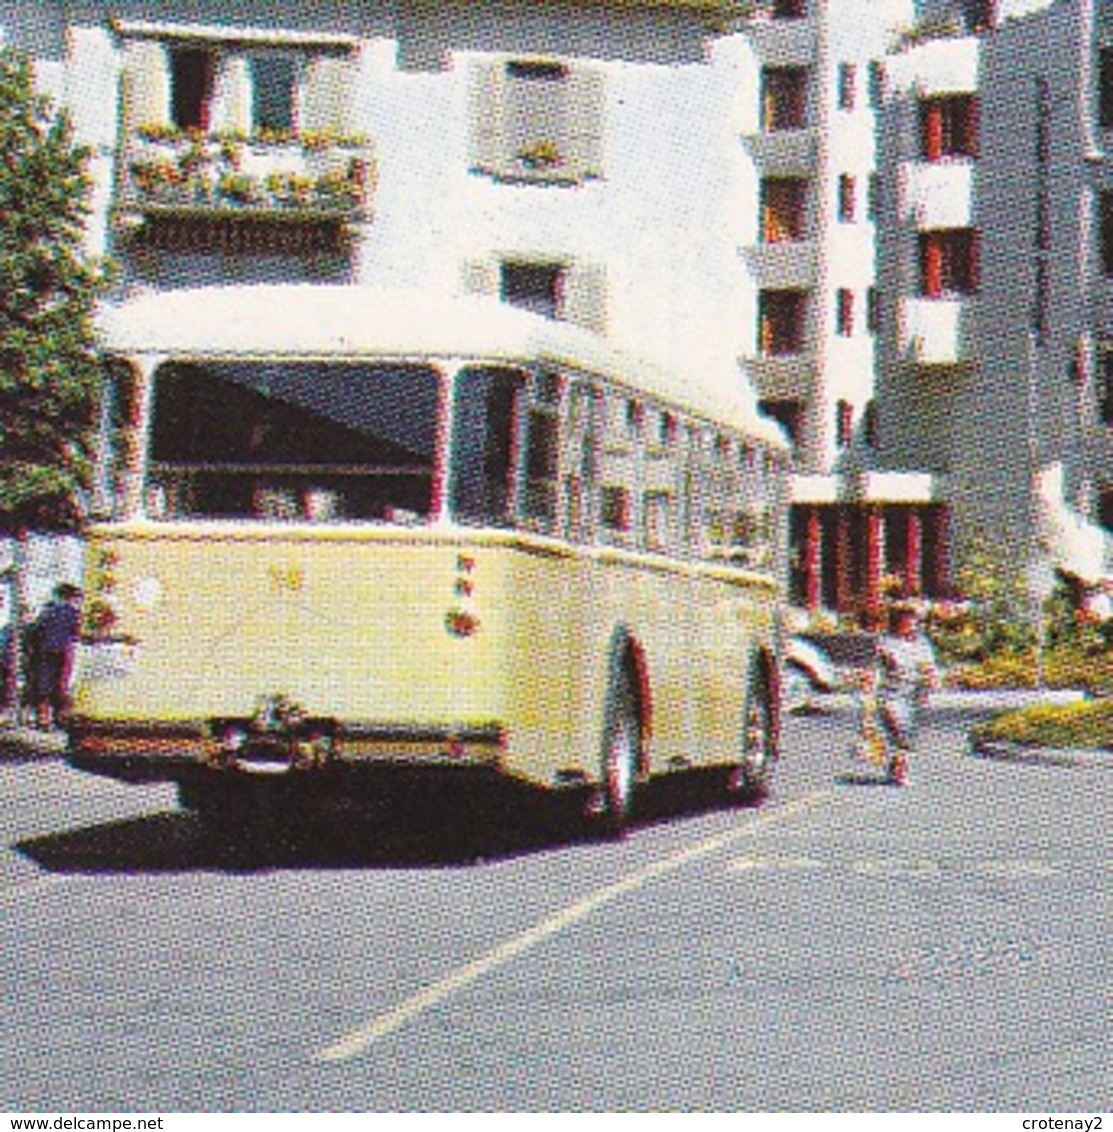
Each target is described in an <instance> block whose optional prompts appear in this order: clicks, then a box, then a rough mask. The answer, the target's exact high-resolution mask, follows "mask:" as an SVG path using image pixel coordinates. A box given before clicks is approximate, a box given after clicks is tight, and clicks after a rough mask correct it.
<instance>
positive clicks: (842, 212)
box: [839, 173, 858, 224]
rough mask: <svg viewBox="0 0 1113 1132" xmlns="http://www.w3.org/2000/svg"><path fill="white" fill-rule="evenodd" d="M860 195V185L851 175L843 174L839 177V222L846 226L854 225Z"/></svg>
mask: <svg viewBox="0 0 1113 1132" xmlns="http://www.w3.org/2000/svg"><path fill="white" fill-rule="evenodd" d="M857 195H858V185H857V182H856V181H855V179H854V178H853V177H852V176H851V175H850V174H849V173H842V174H840V175H839V220H841V221H842V222H843V223H844V224H852V223H853V222H854V217H855V213H856V211H857V207H856V206H857V201H856V199H855V198H856V197H857Z"/></svg>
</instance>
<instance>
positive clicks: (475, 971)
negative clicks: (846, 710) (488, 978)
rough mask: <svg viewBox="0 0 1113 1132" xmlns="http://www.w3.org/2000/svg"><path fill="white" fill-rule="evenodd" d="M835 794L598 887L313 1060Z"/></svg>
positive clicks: (802, 802) (385, 1029) (353, 1048)
mask: <svg viewBox="0 0 1113 1132" xmlns="http://www.w3.org/2000/svg"><path fill="white" fill-rule="evenodd" d="M837 796H838V795H837V792H836V791H833V790H821V791H817V792H816V793H814V794H809V795H807V796H805V797H804V798H801V799H799V800H798V801H796V802H790V803H789V804H788V805H786V806H784V807H783V808H782V809H779V810H766V811H764V812H763V813H761V814H759V815H758V816H757V817H755V818H754V820H753V821H751V822H747V823H745V824H744V825H740V826H739V827H738V828H736V829H733V830H730V831H729V832H727V833H720V834H717V835H716V836H715V837H709V838H707V839H706V840H705V841H701V842H699V843H698V844H696V845H691V846H688V847H687V848H684V849H679V850H677V852H675V853H673V854H671V855H670V856H668V857H663V858H661V859H660V860H657V861H653V862H651V863H650V864H648V865H646V866H645V867H644V868H642V869H639V870H638V871H637V872H636V873H632V874H631V875H630V876H628V877H625V878H623V879H622V880H620V881H616V882H615V883H614V884H609V885H606V886H604V887H603V888H600V889H597V890H596V891H595V892H593V893H590V894H589V895H587V896H585V897H582V898H581V899H579V900H577V901H575V902H574V903H572V904H569V905H567V907H565V908H562V909H560V910H559V911H558V912H555V913H553V915H551V916H549V917H547V918H546V919H544V920H541V921H539V922H538V923H536V924H534V925H533V926H532V927H530V928H527V929H526V930H525V931H523V932H520V933H519V934H518V935H516V936H512V937H511V938H510V939H508V940H505V941H504V942H503V943H501V944H499V945H498V946H497V947H494V948H492V949H491V950H490V951H488V952H487V953H486V954H484V955H481V956H479V957H478V958H477V959H473V960H472V961H471V962H470V963H465V964H464V965H463V966H462V967H457V968H456V969H455V970H454V971H450V972H449V973H448V974H447V975H446V976H445V977H444V978H442V979H439V980H438V981H437V982H435V983H431V984H430V985H429V986H427V987H425V988H423V989H422V990H420V991H418V992H417V993H416V994H414V995H411V996H410V997H409V998H407V999H405V1000H403V1001H402V1002H400V1003H399V1004H398V1005H397V1006H395V1007H394V1008H393V1009H392V1010H388V1011H386V1012H385V1013H383V1014H380V1015H378V1016H377V1017H375V1018H372V1019H371V1020H370V1021H369V1022H368V1023H367V1024H366V1025H364V1026H360V1027H358V1028H357V1029H355V1030H352V1031H351V1032H350V1033H347V1034H345V1035H344V1036H343V1037H342V1038H340V1039H339V1040H337V1041H336V1042H334V1043H333V1044H332V1045H330V1046H326V1047H325V1048H324V1049H322V1050H318V1051H317V1052H316V1053H315V1054H313V1060H314V1061H318V1062H333V1063H337V1062H344V1061H351V1060H352V1059H353V1058H356V1057H359V1055H360V1054H362V1053H365V1052H366V1051H367V1049H368V1048H369V1047H370V1046H372V1045H374V1044H375V1043H376V1042H378V1041H381V1040H382V1039H383V1038H385V1037H388V1036H389V1035H390V1034H393V1033H394V1032H395V1031H396V1030H400V1029H401V1028H402V1027H403V1026H405V1025H407V1024H408V1023H409V1022H412V1021H413V1020H414V1019H415V1018H418V1017H420V1016H421V1015H422V1014H425V1013H426V1012H427V1011H429V1010H431V1009H432V1008H433V1007H434V1006H437V1005H438V1004H439V1003H441V1002H444V1001H445V1000H446V999H449V998H451V997H452V996H453V995H455V994H458V993H459V992H460V991H462V990H464V989H465V988H467V987H469V986H471V985H472V983H475V982H477V981H478V980H479V979H481V978H483V976H484V975H489V974H490V973H491V972H493V971H496V970H498V969H499V968H501V967H505V966H506V965H507V964H508V963H510V962H511V961H512V960H514V959H516V958H518V956H520V955H524V954H525V953H526V952H527V951H532V950H533V949H534V948H536V947H538V946H540V945H541V944H542V943H544V942H545V941H546V940H548V939H551V938H552V937H553V936H556V935H559V934H560V933H561V932H563V931H567V930H568V929H569V928H571V927H573V926H574V925H576V924H578V923H580V922H581V921H582V920H586V919H587V918H588V917H589V916H590V915H592V913H594V912H597V911H599V909H601V908H604V907H606V906H607V905H608V904H613V903H614V902H615V901H616V900H618V899H619V898H620V897H623V896H626V895H629V894H630V893H632V892H637V891H638V890H639V889H642V888H645V887H646V885H648V884H650V883H652V882H653V881H655V880H659V879H660V878H661V877H664V876H667V875H668V874H669V873H673V872H676V871H677V870H678V869H681V868H683V867H684V866H685V865H690V864H692V863H693V862H694V861H699V860H702V859H703V858H705V857H709V856H711V855H713V854H715V853H718V852H720V851H721V850H723V849H725V848H726V847H727V846H729V845H733V844H734V843H735V842H736V841H741V840H742V839H743V838H745V837H751V836H753V835H754V834H756V833H760V832H761V831H762V830H765V829H768V828H769V827H770V826H772V825H777V824H779V823H780V822H783V821H787V820H788V819H789V818H793V817H796V816H797V815H798V814H802V813H804V812H806V811H807V810H810V809H814V808H815V807H816V806H818V805H820V804H821V803H823V802H827V801H830V800H831V799H832V798H835V797H837Z"/></svg>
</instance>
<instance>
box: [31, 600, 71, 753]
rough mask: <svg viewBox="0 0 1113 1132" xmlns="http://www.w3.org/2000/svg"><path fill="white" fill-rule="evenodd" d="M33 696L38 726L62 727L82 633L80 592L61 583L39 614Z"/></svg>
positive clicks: (67, 708)
mask: <svg viewBox="0 0 1113 1132" xmlns="http://www.w3.org/2000/svg"><path fill="white" fill-rule="evenodd" d="M36 628H37V632H38V642H37V645H38V664H37V679H36V682H35V683H36V687H35V694H36V696H37V697H38V699H37V716H38V718H37V721H36V722H37V723H38V726H39V727H40V728H42V729H43V730H49V729H50V728H51V727H56V726H59V725H60V724H61V722H62V721H63V720H64V719H65V716H66V714H67V712H68V711H69V685H70V674H71V672H72V670H73V659H74V650H75V649H76V647H77V640H78V637H79V635H80V630H81V590H79V589H78V588H77V586H73V585H70V584H69V583H68V582H63V583H62V584H61V585H59V586H56V587H55V589H54V597H53V598H52V599H51V601H50V602H49V603H48V604H47V606H46V608H45V609H43V611H42V613H41V614H39V618H38V621H37V622H36Z"/></svg>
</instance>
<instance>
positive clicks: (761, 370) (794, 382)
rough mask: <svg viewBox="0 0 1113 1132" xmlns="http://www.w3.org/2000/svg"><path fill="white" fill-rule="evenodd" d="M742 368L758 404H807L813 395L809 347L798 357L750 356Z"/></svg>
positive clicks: (812, 359)
mask: <svg viewBox="0 0 1113 1132" xmlns="http://www.w3.org/2000/svg"><path fill="white" fill-rule="evenodd" d="M742 364H743V366H744V367H745V370H746V372H747V373H748V374H749V376H750V380H751V381H752V382H753V386H754V390H755V392H756V393H757V396H758V398H759V399H761V400H785V399H793V398H798V399H801V400H810V398H811V396H812V394H813V393H814V391H815V373H816V355H815V352H814V350H813V349H812V348H811V347H810V346H809V347H807V348H805V349H804V350H803V351H801V352H800V353H798V354H761V353H754V354H751V355H749V356H747V357H744V358H742Z"/></svg>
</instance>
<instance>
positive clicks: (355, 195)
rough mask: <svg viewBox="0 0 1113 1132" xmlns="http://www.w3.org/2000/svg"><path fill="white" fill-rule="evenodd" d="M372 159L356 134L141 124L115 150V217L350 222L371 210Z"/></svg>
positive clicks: (368, 149) (359, 219)
mask: <svg viewBox="0 0 1113 1132" xmlns="http://www.w3.org/2000/svg"><path fill="white" fill-rule="evenodd" d="M374 181H375V165H374V159H373V157H372V153H371V147H370V144H369V143H368V142H367V141H366V140H365V139H362V138H354V137H339V136H332V135H326V134H320V135H308V134H307V135H302V136H301V137H293V136H286V135H270V136H260V137H255V138H245V137H242V136H238V135H213V134H204V133H199V132H196V131H189V132H186V131H180V130H176V129H173V128H170V127H165V128H164V127H148V128H144V129H141V130H139V131H137V132H136V133H135V134H134V135H133V136H132V137H131V138H130V139H129V141H128V144H127V145H126V146H125V148H124V150H123V155H122V158H121V162H120V168H119V207H118V212H119V214H120V216H121V217H122V218H130V217H138V218H148V217H152V218H153V217H160V216H172V217H176V218H179V219H185V218H189V217H197V218H198V219H218V218H221V219H236V218H244V219H260V220H264V219H274V220H287V221H299V220H301V221H305V222H309V223H321V222H322V221H332V222H339V223H355V222H359V221H361V220H364V219H366V218H367V217H368V216H369V214H370V210H371V204H372V196H373V190H374Z"/></svg>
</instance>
